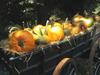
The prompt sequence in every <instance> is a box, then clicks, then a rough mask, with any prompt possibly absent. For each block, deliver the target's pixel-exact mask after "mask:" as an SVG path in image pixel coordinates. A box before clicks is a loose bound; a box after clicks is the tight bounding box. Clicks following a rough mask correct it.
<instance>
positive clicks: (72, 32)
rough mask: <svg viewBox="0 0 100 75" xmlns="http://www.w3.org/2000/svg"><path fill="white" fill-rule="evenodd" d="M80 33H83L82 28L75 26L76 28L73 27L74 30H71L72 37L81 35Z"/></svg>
mask: <svg viewBox="0 0 100 75" xmlns="http://www.w3.org/2000/svg"><path fill="white" fill-rule="evenodd" d="M80 31H81V29H80V27H78V26H75V27H73V28H72V30H71V35H76V34H79V33H80Z"/></svg>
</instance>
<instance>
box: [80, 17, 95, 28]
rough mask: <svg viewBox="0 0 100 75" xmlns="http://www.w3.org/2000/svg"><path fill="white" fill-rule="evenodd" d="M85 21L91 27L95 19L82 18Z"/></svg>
mask: <svg viewBox="0 0 100 75" xmlns="http://www.w3.org/2000/svg"><path fill="white" fill-rule="evenodd" d="M81 20H82V21H83V22H84V25H85V26H86V27H87V28H88V27H91V26H92V25H93V23H94V20H93V18H90V17H89V18H82V19H81Z"/></svg>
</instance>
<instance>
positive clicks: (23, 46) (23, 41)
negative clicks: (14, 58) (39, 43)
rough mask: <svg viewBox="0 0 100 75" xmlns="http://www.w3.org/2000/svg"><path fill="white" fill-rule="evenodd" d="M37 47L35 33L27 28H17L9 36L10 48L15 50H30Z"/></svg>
mask: <svg viewBox="0 0 100 75" xmlns="http://www.w3.org/2000/svg"><path fill="white" fill-rule="evenodd" d="M34 47H35V40H34V37H33V35H32V34H31V33H30V32H29V31H27V30H17V31H14V32H13V33H12V35H11V36H10V37H9V48H10V50H11V51H13V52H29V51H32V49H33V48H34Z"/></svg>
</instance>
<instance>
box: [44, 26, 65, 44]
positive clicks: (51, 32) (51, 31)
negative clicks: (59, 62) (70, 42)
mask: <svg viewBox="0 0 100 75" xmlns="http://www.w3.org/2000/svg"><path fill="white" fill-rule="evenodd" d="M46 30H47V34H48V37H49V42H55V41H59V40H62V39H63V38H64V29H63V28H62V27H61V26H58V25H48V26H47V28H46Z"/></svg>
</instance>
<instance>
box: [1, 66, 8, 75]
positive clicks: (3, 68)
mask: <svg viewBox="0 0 100 75" xmlns="http://www.w3.org/2000/svg"><path fill="white" fill-rule="evenodd" d="M0 75H10V72H9V71H8V69H7V68H6V67H5V66H4V65H3V64H1V65H0Z"/></svg>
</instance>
